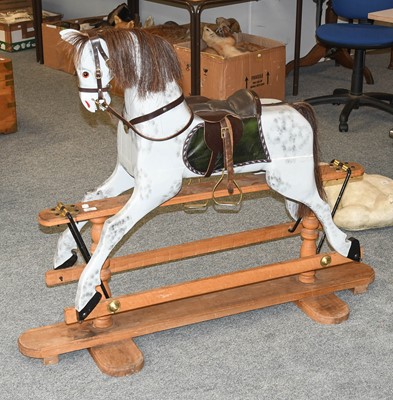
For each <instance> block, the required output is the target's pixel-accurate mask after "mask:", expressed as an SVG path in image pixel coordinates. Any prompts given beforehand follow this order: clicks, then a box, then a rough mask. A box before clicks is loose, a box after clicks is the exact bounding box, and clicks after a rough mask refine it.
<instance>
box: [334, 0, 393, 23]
mask: <svg viewBox="0 0 393 400" xmlns="http://www.w3.org/2000/svg"><path fill="white" fill-rule="evenodd" d="M332 7H333V10H334V12H335V13H336V14H337V15H338V16H340V17H344V18H347V19H367V14H368V13H369V12H372V11H380V10H386V9H388V8H393V0H332Z"/></svg>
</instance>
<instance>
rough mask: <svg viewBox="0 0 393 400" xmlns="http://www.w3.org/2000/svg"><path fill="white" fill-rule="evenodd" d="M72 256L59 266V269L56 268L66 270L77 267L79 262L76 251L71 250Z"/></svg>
mask: <svg viewBox="0 0 393 400" xmlns="http://www.w3.org/2000/svg"><path fill="white" fill-rule="evenodd" d="M71 253H72V256H71V257H70V258H69V259H68V260H66V261H64V262H63V264H61V265H59V266H58V267H55V269H65V268H70V267H72V266H73V265H75V263H76V262H77V260H78V255H77V254H76V251H75V250H71Z"/></svg>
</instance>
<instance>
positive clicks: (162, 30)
mask: <svg viewBox="0 0 393 400" xmlns="http://www.w3.org/2000/svg"><path fill="white" fill-rule="evenodd" d="M143 29H144V30H146V31H148V32H149V33H151V34H152V35H157V36H161V37H162V38H164V39H165V40H167V41H168V42H169V43H172V44H174V43H180V42H188V41H189V40H190V39H191V36H190V29H189V27H188V26H183V25H179V24H178V23H176V22H174V21H167V22H165V23H164V24H161V25H150V26H146V27H144V28H143Z"/></svg>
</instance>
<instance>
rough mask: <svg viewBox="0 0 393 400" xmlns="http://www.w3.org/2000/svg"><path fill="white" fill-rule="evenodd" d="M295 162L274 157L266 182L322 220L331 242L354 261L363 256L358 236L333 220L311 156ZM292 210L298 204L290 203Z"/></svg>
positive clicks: (335, 248)
mask: <svg viewBox="0 0 393 400" xmlns="http://www.w3.org/2000/svg"><path fill="white" fill-rule="evenodd" d="M294 160H295V159H292V162H288V160H285V159H282V160H274V161H272V162H271V163H270V164H269V165H267V166H266V181H267V184H268V185H269V186H270V187H271V188H272V189H273V190H275V191H276V192H278V193H280V194H282V195H283V196H284V197H286V198H289V199H290V200H291V202H293V201H297V202H300V203H303V204H305V205H306V206H307V207H309V208H310V209H311V211H312V212H313V213H314V214H315V215H316V217H317V218H318V220H319V221H320V222H321V224H322V226H323V228H324V231H325V232H326V237H327V239H328V241H329V243H330V245H331V246H332V247H333V248H334V250H336V251H337V252H338V253H340V254H341V255H343V256H344V257H348V258H351V259H353V260H355V261H359V260H360V245H359V242H358V240H357V239H353V238H350V239H347V235H346V234H345V233H344V232H343V231H341V230H340V229H339V228H338V227H337V226H336V224H335V223H334V222H333V218H332V216H331V212H330V208H329V205H328V204H327V203H326V202H325V201H323V200H322V199H321V197H320V196H319V193H318V189H317V187H316V183H315V177H314V161H313V158H312V157H305V158H302V159H301V160H298V161H296V164H295V163H294ZM291 202H289V203H287V205H288V204H289V205H290V209H289V211H290V213H291V216H292V217H293V215H292V213H293V212H294V210H295V208H294V206H293V205H292V204H291Z"/></svg>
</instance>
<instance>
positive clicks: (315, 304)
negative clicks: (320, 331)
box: [295, 293, 349, 324]
mask: <svg viewBox="0 0 393 400" xmlns="http://www.w3.org/2000/svg"><path fill="white" fill-rule="evenodd" d="M295 304H296V305H297V306H298V307H299V308H300V309H301V310H302V311H303V312H304V313H305V314H307V315H308V316H309V317H310V318H311V319H312V320H314V321H316V322H319V323H320V324H339V323H341V322H343V321H346V320H347V319H348V317H349V307H348V305H347V303H345V302H344V301H342V300H341V299H339V298H338V297H337V296H336V295H335V294H334V293H331V294H327V295H325V296H318V297H309V298H306V299H302V300H298V301H295Z"/></svg>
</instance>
